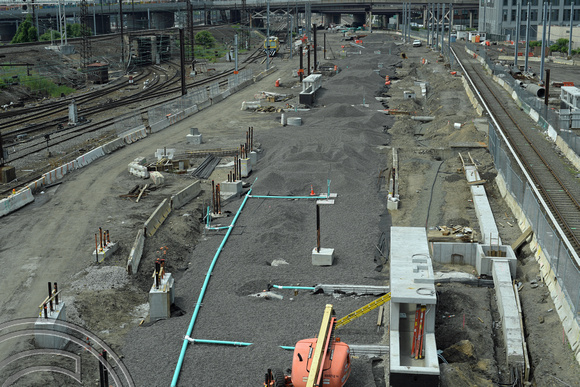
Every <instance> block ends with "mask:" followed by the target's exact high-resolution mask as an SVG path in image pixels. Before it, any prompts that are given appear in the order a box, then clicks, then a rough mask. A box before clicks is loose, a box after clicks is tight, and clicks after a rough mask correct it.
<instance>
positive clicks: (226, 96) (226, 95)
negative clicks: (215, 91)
mask: <svg viewBox="0 0 580 387" xmlns="http://www.w3.org/2000/svg"><path fill="white" fill-rule="evenodd" d="M230 94H231V92H230V91H229V90H226V91H224V92H223V93H222V98H223V99H226V98H228V97H229V96H230Z"/></svg>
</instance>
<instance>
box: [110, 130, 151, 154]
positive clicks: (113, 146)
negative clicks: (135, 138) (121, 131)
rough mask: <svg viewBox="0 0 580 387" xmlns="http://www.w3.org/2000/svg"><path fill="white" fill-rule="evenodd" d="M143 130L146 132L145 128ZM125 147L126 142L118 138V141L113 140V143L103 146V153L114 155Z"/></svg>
mask: <svg viewBox="0 0 580 387" xmlns="http://www.w3.org/2000/svg"><path fill="white" fill-rule="evenodd" d="M143 130H145V128H143ZM124 146H125V142H124V141H123V139H122V138H118V139H116V140H113V141H111V142H108V143H106V144H105V145H103V151H104V152H105V153H106V154H110V153H113V152H114V151H116V150H117V149H119V148H122V147H124Z"/></svg>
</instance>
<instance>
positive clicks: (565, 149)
mask: <svg viewBox="0 0 580 387" xmlns="http://www.w3.org/2000/svg"><path fill="white" fill-rule="evenodd" d="M556 146H558V148H560V150H561V151H562V153H564V155H565V156H566V158H567V159H568V160H570V162H571V163H572V165H574V167H576V169H580V156H579V155H577V154H576V152H574V150H572V149H570V146H568V144H567V143H566V141H564V140H563V139H562V137H560V136H558V138H556Z"/></svg>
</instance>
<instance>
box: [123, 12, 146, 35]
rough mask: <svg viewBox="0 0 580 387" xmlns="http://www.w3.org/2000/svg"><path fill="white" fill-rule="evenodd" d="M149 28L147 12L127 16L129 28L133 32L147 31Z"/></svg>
mask: <svg viewBox="0 0 580 387" xmlns="http://www.w3.org/2000/svg"><path fill="white" fill-rule="evenodd" d="M148 26H149V19H148V18H147V14H146V13H145V12H135V13H130V14H127V28H128V29H129V30H130V31H132V30H145V29H147V28H148Z"/></svg>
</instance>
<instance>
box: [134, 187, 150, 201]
mask: <svg viewBox="0 0 580 387" xmlns="http://www.w3.org/2000/svg"><path fill="white" fill-rule="evenodd" d="M148 185H149V184H145V185H144V186H143V189H142V190H141V192H140V193H139V196H138V197H137V200H135V203H139V200H141V196H142V195H143V192H145V190H146V189H147V186H148Z"/></svg>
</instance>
